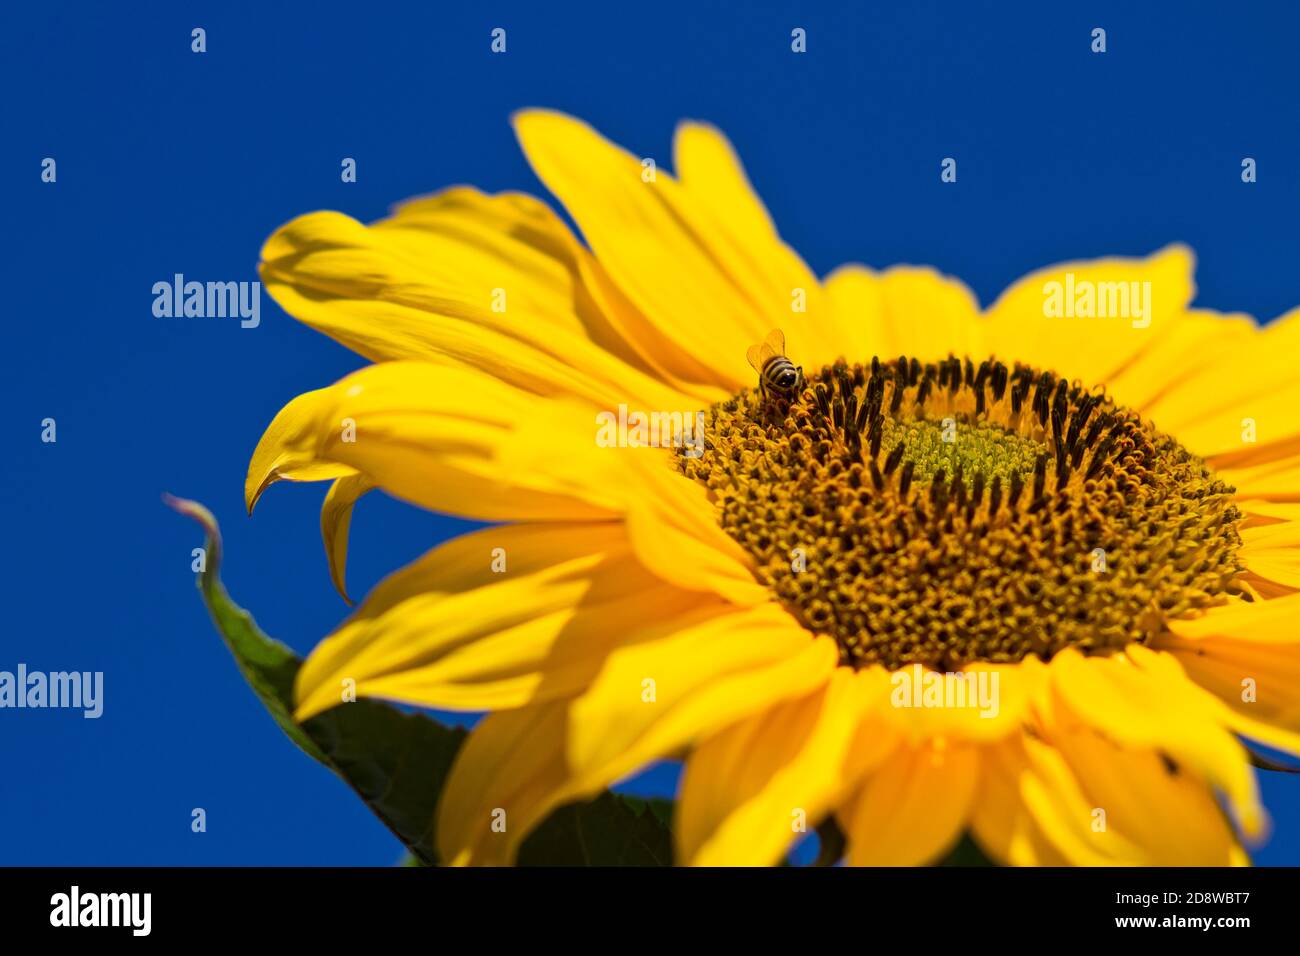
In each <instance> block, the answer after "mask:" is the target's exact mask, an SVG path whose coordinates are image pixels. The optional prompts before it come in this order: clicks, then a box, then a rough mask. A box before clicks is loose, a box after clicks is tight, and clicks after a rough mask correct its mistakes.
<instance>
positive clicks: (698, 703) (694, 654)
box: [568, 604, 839, 787]
mask: <svg viewBox="0 0 1300 956" xmlns="http://www.w3.org/2000/svg"><path fill="white" fill-rule="evenodd" d="M649 630H651V631H654V630H662V628H659V627H658V626H657V625H656V626H652V627H651V628H649ZM838 661H839V653H838V650H837V648H836V646H835V642H834V641H832V640H830V639H829V638H813V637H811V636H810V635H809V634H808V632H807V631H805V630H804V629H803V628H802V627H800V626H799V625H798V624H797V623H796V622H795V621H794V620H793V619H792V618H790V616H789V615H788V614H787V613H786V612H785V611H784V610H782V609H780V608H778V607H776V606H774V605H770V604H769V605H760V606H758V607H755V608H750V609H746V610H743V611H735V612H731V613H726V614H718V615H716V616H714V617H712V618H710V619H707V620H702V621H701V622H700V623H699V624H698V625H695V626H691V627H683V628H674V629H673V630H672V632H671V633H665V634H664V635H663V637H662V639H661V640H657V641H655V640H645V641H640V642H638V643H636V644H633V645H628V646H625V647H620V648H618V649H616V650H615V651H614V652H613V653H611V654H610V655H609V658H608V659H607V661H606V663H605V665H604V667H603V668H602V670H601V672H600V674H599V675H598V676H597V677H596V679H595V680H594V681H593V682H592V684H591V686H590V687H589V688H588V689H587V690H586V691H584V692H583V693H582V694H581V695H580V696H579V697H577V698H576V699H575V700H574V702H573V707H572V711H571V714H570V722H569V741H568V759H569V763H570V765H571V766H572V768H573V769H574V774H575V777H576V778H577V779H578V780H579V781H580V782H582V783H583V784H584V785H586V786H589V787H598V786H603V785H604V784H607V783H608V782H609V781H610V780H614V779H618V778H619V777H621V776H623V775H624V774H627V773H630V772H632V771H633V770H635V769H636V768H638V767H640V766H641V765H643V764H644V763H646V762H648V761H650V760H654V759H659V758H661V757H663V756H664V755H665V754H670V753H674V752H676V751H677V750H678V749H679V748H681V747H683V746H687V745H689V744H691V743H693V742H695V741H697V740H700V739H702V738H704V737H706V736H708V735H709V734H711V733H713V732H715V731H717V730H719V729H721V728H722V727H725V726H727V725H728V724H730V723H733V722H735V721H736V720H739V719H741V718H743V717H745V716H747V715H749V714H751V713H754V712H755V711H758V710H761V709H763V708H766V707H770V706H771V705H773V704H775V703H777V702H779V701H781V700H785V699H788V698H790V697H797V696H799V695H801V694H806V693H809V692H811V691H812V690H813V689H814V688H816V687H818V686H820V685H822V684H823V683H824V682H825V681H827V680H829V678H830V675H831V673H832V672H833V671H834V670H835V667H836V665H837V663H838Z"/></svg>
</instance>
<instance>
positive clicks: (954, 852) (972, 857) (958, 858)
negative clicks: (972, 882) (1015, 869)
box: [938, 833, 998, 866]
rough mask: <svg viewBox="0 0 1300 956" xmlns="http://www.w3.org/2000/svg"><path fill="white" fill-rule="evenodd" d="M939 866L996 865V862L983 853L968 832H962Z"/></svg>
mask: <svg viewBox="0 0 1300 956" xmlns="http://www.w3.org/2000/svg"><path fill="white" fill-rule="evenodd" d="M938 865H939V866H997V865H998V864H997V863H996V862H995V861H994V860H991V859H989V858H988V857H987V856H985V855H984V851H983V850H981V849H980V848H979V844H978V843H976V842H975V841H974V840H972V839H971V837H970V834H969V833H964V834H962V838H961V841H960V842H959V843H958V844H957V845H956V846H955V847H953V848H952V849H951V850H949V851H948V855H947V856H946V857H944V859H943V861H942V862H941V863H939V864H938Z"/></svg>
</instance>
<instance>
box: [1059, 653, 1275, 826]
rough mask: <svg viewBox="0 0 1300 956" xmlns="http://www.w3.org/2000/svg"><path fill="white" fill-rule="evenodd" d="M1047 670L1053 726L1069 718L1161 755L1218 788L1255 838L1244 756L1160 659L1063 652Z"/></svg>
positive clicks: (1251, 779) (1255, 806) (1254, 808)
mask: <svg viewBox="0 0 1300 956" xmlns="http://www.w3.org/2000/svg"><path fill="white" fill-rule="evenodd" d="M1137 664H1140V665H1141V666H1135V665H1137ZM1049 670H1050V672H1051V680H1052V690H1053V695H1054V701H1055V702H1056V705H1057V706H1054V707H1053V711H1052V718H1053V720H1054V721H1056V722H1058V723H1060V724H1061V725H1062V726H1066V727H1067V728H1068V726H1069V721H1070V720H1071V719H1075V720H1078V721H1080V722H1082V723H1083V724H1086V725H1087V726H1089V727H1091V728H1094V729H1096V730H1097V731H1099V732H1101V733H1102V734H1104V735H1105V736H1106V737H1108V738H1109V739H1110V740H1112V741H1114V742H1115V743H1116V744H1118V745H1119V746H1121V747H1124V748H1128V749H1132V750H1137V751H1148V752H1151V753H1153V754H1155V753H1164V754H1167V755H1168V756H1170V757H1172V758H1173V759H1174V760H1175V761H1176V762H1177V763H1178V764H1180V765H1182V766H1183V767H1184V768H1185V771H1184V772H1185V773H1186V772H1190V773H1191V774H1193V775H1196V776H1199V777H1200V778H1201V779H1204V780H1206V781H1208V782H1209V783H1210V784H1211V785H1212V786H1214V787H1217V788H1219V789H1221V790H1222V791H1223V792H1224V794H1225V796H1226V797H1227V798H1228V800H1229V801H1230V803H1231V806H1232V808H1233V810H1234V812H1235V814H1236V817H1237V820H1238V822H1239V823H1240V824H1241V826H1242V828H1243V830H1244V831H1245V832H1246V833H1248V834H1255V833H1258V832H1259V830H1260V828H1261V827H1262V826H1263V809H1262V807H1261V806H1260V803H1259V794H1258V791H1257V789H1256V785H1255V775H1254V772H1253V771H1252V769H1251V766H1250V761H1249V759H1248V756H1247V754H1246V752H1245V750H1244V749H1243V748H1242V746H1241V745H1240V744H1239V743H1238V742H1237V741H1236V739H1235V738H1234V737H1233V736H1232V734H1230V733H1229V732H1228V731H1227V730H1226V728H1225V727H1224V726H1223V725H1222V723H1221V721H1220V720H1219V717H1218V715H1217V714H1216V713H1215V712H1214V709H1213V708H1211V707H1209V706H1207V705H1206V703H1205V701H1204V699H1203V696H1202V695H1200V694H1199V693H1197V691H1196V688H1195V687H1194V686H1193V685H1192V683H1191V682H1190V681H1187V680H1186V679H1184V678H1182V675H1181V672H1174V671H1170V670H1169V669H1168V667H1167V666H1166V665H1165V664H1162V662H1161V661H1160V660H1159V655H1158V654H1156V653H1155V652H1153V651H1150V650H1148V649H1147V648H1144V647H1142V646H1141V645H1133V646H1131V647H1130V648H1129V649H1128V650H1127V651H1126V654H1125V655H1115V656H1112V657H1096V656H1094V657H1084V656H1083V655H1081V654H1079V653H1077V652H1075V651H1073V650H1071V649H1067V650H1065V651H1063V652H1061V653H1059V654H1057V655H1056V656H1055V657H1054V658H1052V661H1051V665H1050V667H1049ZM1062 707H1063V708H1064V711H1065V712H1068V713H1065V712H1063V711H1062V710H1061V708H1062ZM1051 726H1052V727H1056V726H1057V724H1055V723H1054V724H1052V725H1051ZM1052 733H1053V736H1054V737H1055V733H1056V731H1055V730H1053V731H1052Z"/></svg>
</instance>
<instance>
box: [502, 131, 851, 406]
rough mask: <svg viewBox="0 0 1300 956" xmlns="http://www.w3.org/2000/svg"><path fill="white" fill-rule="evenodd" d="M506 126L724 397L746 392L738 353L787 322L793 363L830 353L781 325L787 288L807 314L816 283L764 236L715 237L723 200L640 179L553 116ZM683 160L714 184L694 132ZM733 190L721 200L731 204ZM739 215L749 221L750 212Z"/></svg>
mask: <svg viewBox="0 0 1300 956" xmlns="http://www.w3.org/2000/svg"><path fill="white" fill-rule="evenodd" d="M514 124H515V132H516V133H517V135H518V137H519V142H520V145H521V146H522V147H523V150H524V152H525V154H526V155H527V156H528V160H529V162H530V163H531V164H532V166H533V169H534V171H535V172H536V173H537V175H538V177H539V178H540V179H541V180H542V182H544V183H545V184H546V185H547V187H548V188H549V189H550V190H551V192H553V193H554V194H555V195H556V196H557V197H558V198H559V199H560V201H561V202H562V203H563V204H564V206H565V208H566V209H567V210H568V211H569V213H570V215H572V216H573V218H574V220H575V221H576V222H577V223H578V226H579V228H580V229H581V230H582V233H583V236H584V237H585V238H586V240H587V242H588V244H589V245H590V246H591V248H592V251H593V252H595V254H596V256H597V258H598V259H599V261H600V263H601V265H602V266H603V267H604V268H605V270H606V271H607V272H608V274H609V276H610V277H611V278H612V279H613V280H614V282H615V283H616V284H617V285H618V287H619V288H620V289H621V290H622V291H623V293H625V294H626V296H627V298H628V299H629V300H630V301H631V302H632V303H633V304H634V305H635V306H636V307H637V309H639V310H640V312H642V313H643V314H644V315H646V316H647V317H648V318H649V319H650V320H651V321H652V322H654V323H655V324H656V325H657V326H658V327H659V328H660V329H661V330H662V332H663V333H664V336H665V337H666V338H668V339H669V340H671V341H675V342H677V343H678V344H679V346H680V348H681V349H682V350H683V351H685V352H687V353H688V354H690V355H691V356H693V357H694V358H695V359H696V360H697V361H698V362H699V363H700V364H701V365H704V366H706V367H707V368H708V369H709V370H710V371H711V372H712V374H713V383H714V384H717V385H719V386H721V387H722V388H724V389H726V390H727V391H735V390H737V389H739V388H741V387H743V386H748V385H751V384H752V383H753V380H754V372H753V370H752V369H751V368H750V367H749V364H748V362H747V361H746V359H745V352H746V350H747V349H748V347H749V346H750V345H752V344H754V343H755V342H759V341H761V340H762V339H763V337H764V336H765V335H766V334H767V332H768V331H769V330H770V329H771V328H772V327H773V326H782V327H784V326H785V325H792V327H791V328H789V329H787V330H786V331H787V332H788V333H789V344H790V354H791V356H792V357H793V358H794V359H795V360H796V361H797V362H802V361H804V360H803V358H802V357H801V355H800V352H801V350H806V351H807V352H808V354H819V353H820V352H824V351H825V350H826V349H827V348H829V347H830V346H829V343H822V342H819V341H815V340H814V336H813V335H812V334H809V333H810V331H811V326H810V325H808V324H792V323H790V322H788V321H787V319H793V318H798V317H799V314H798V313H794V312H792V310H791V306H792V302H793V301H794V300H793V299H792V292H793V290H794V288H795V287H798V286H799V284H800V283H801V282H806V283H807V285H806V286H805V288H806V289H807V292H808V295H809V300H810V308H811V304H812V299H813V297H815V296H816V283H815V281H814V280H811V279H810V278H809V279H804V278H800V277H799V276H802V275H803V273H804V272H806V270H802V271H801V270H800V269H799V265H801V264H797V259H796V258H795V257H794V256H793V255H792V254H789V253H788V250H784V252H785V255H781V254H779V250H776V247H774V246H773V244H772V241H771V240H772V237H770V236H766V235H761V234H760V235H758V236H753V237H747V236H743V235H740V234H738V233H737V232H736V230H735V229H728V230H726V231H725V232H723V231H720V229H719V223H718V222H717V214H716V212H715V208H716V205H715V204H716V203H717V202H722V201H724V200H723V199H721V198H718V199H709V200H707V201H702V200H700V199H699V198H698V197H697V195H696V192H697V191H694V190H691V189H689V188H687V187H685V186H683V185H682V184H681V183H678V182H677V181H676V180H675V179H673V177H672V176H670V175H669V174H668V173H667V172H666V171H664V170H663V169H656V170H655V171H654V176H653V179H650V177H649V175H648V174H647V175H646V176H645V177H644V178H643V173H645V172H646V170H647V167H645V166H643V165H642V162H641V161H640V160H639V159H638V158H637V157H635V156H633V155H632V154H631V153H628V152H626V151H625V150H623V149H620V148H619V147H617V146H615V145H613V144H612V143H610V142H609V141H608V140H606V139H604V138H603V137H602V136H600V135H599V134H598V133H597V132H595V131H594V130H593V129H591V127H589V126H587V125H586V124H585V123H582V122H579V121H578V120H575V119H573V118H571V117H568V116H564V115H562V114H560V113H555V112H550V111H546V110H525V111H522V112H520V113H517V114H516V115H515V117H514ZM701 142H703V143H704V145H703V147H702V148H700V143H701ZM683 152H684V154H685V157H684V158H685V159H686V161H687V163H688V165H690V166H691V168H692V171H693V172H692V175H693V176H695V175H698V176H699V177H701V178H702V179H703V180H704V181H706V182H707V181H709V179H710V178H711V177H712V178H716V177H717V176H718V175H722V174H720V173H719V167H718V162H717V161H716V144H709V143H707V134H706V133H704V132H703V131H701V130H700V129H698V128H688V132H687V133H686V142H685V145H684V146H683ZM702 153H707V155H705V156H701V155H700V154H702ZM697 159H698V160H699V162H698V163H696V160H697ZM739 188H740V187H738V186H730V187H728V189H727V192H726V195H727V196H728V197H731V198H733V199H734V197H735V195H736V192H737V190H738V189H739ZM743 209H744V210H747V211H746V212H745V214H746V215H747V216H748V220H747V221H750V222H752V220H753V210H752V207H749V206H745V207H743ZM742 241H743V242H742ZM781 249H783V247H781ZM792 270H793V271H792ZM792 276H795V278H792ZM809 364H811V363H809Z"/></svg>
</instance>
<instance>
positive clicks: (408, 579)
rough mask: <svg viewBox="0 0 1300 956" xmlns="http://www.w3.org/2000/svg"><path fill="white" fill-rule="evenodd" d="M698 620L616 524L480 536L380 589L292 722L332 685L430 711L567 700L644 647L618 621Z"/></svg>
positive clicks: (335, 644) (695, 610) (329, 693)
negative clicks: (629, 648) (619, 653)
mask: <svg viewBox="0 0 1300 956" xmlns="http://www.w3.org/2000/svg"><path fill="white" fill-rule="evenodd" d="M707 611H708V609H707V607H705V605H704V603H703V602H702V599H701V598H700V596H699V595H696V594H692V593H690V592H686V591H682V590H680V589H678V588H674V587H672V586H670V585H667V584H664V583H663V582H662V581H660V580H659V579H658V578H656V577H653V576H652V575H650V574H649V573H648V572H646V571H645V569H644V568H642V567H641V566H640V564H639V563H638V562H637V561H636V560H635V558H634V556H633V555H632V552H631V548H630V547H629V545H628V541H627V537H626V534H625V533H624V531H623V528H622V526H621V525H619V524H617V523H598V524H587V525H566V524H547V525H507V526H504V527H499V528H488V529H485V530H483V531H477V532H474V533H472V534H468V535H464V536H462V537H460V538H456V539H454V540H452V541H449V542H447V543H446V544H443V545H441V546H439V547H438V548H435V549H434V550H433V551H431V552H429V553H428V554H427V555H425V556H424V557H423V558H421V559H420V560H419V561H417V562H415V563H414V564H412V565H410V566H408V567H406V568H404V569H402V570H401V571H399V572H397V573H396V574H393V575H391V576H390V577H389V578H387V579H385V580H384V581H383V582H381V583H380V584H379V586H378V587H376V588H375V590H374V592H373V593H372V594H371V595H370V596H369V597H368V598H367V599H366V600H365V602H364V603H363V604H362V605H361V607H360V608H359V609H358V610H357V612H356V613H355V614H354V615H352V616H351V617H350V618H348V620H347V621H345V622H344V623H343V624H342V625H341V626H340V627H339V628H338V630H336V631H335V632H334V633H333V634H332V635H330V636H329V637H328V638H326V639H325V640H324V641H323V642H321V644H319V645H318V646H317V647H316V649H315V650H313V651H312V653H311V654H310V655H309V656H308V658H307V660H306V662H305V663H304V664H303V667H302V669H301V670H300V671H299V673H298V679H297V685H296V696H297V700H298V708H297V718H298V719H299V720H305V719H307V718H308V717H311V716H313V715H314V714H317V713H320V712H321V711H323V710H327V709H328V708H330V707H334V706H337V705H338V704H339V703H340V701H341V699H342V698H341V689H342V688H343V687H344V686H350V687H352V688H355V690H356V693H357V694H358V695H359V696H363V697H381V698H386V699H389V700H399V701H402V702H404V703H407V704H412V705H415V706H421V707H432V708H436V709H441V710H469V711H479V710H490V709H498V708H506V707H521V706H524V705H526V704H529V703H533V702H536V701H540V700H548V699H551V698H554V697H560V696H566V695H572V694H575V693H578V692H579V691H581V690H582V689H584V688H585V687H586V686H587V685H588V683H589V682H590V681H591V680H592V678H593V677H594V676H595V675H596V674H597V673H598V672H599V670H600V669H601V667H602V665H603V663H604V660H605V658H606V656H607V655H608V654H609V653H610V651H611V650H612V649H613V648H615V647H617V646H619V645H621V644H622V643H625V642H635V641H636V640H638V639H644V637H643V635H642V634H641V633H640V632H639V631H638V629H637V627H635V626H631V625H629V622H636V621H650V620H653V621H656V622H658V624H659V626H660V627H668V626H672V625H673V624H674V623H677V624H682V623H686V622H690V621H692V620H696V619H697V618H698V617H699V616H700V614H702V613H706V612H707ZM716 612H717V602H716V600H715V602H714V610H713V613H716ZM345 681H348V682H350V683H349V684H347V685H345Z"/></svg>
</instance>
